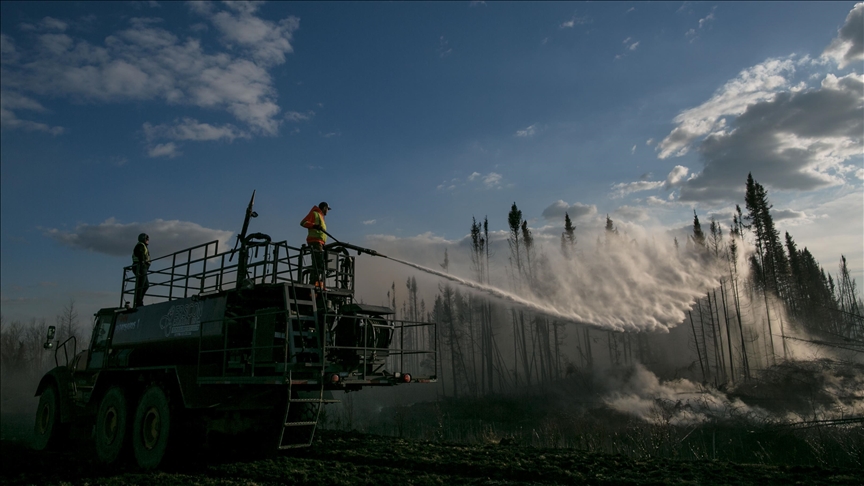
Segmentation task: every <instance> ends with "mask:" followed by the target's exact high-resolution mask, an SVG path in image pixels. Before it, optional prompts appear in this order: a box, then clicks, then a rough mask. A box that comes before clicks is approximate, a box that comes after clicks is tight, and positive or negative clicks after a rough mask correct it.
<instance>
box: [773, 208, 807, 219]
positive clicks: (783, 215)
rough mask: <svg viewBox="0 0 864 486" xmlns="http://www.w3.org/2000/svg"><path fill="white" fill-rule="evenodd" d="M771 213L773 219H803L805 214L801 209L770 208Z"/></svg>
mask: <svg viewBox="0 0 864 486" xmlns="http://www.w3.org/2000/svg"><path fill="white" fill-rule="evenodd" d="M771 215H772V216H773V218H774V220H775V221H782V220H784V219H787V220H788V219H804V218H806V217H807V215H806V214H805V213H804V212H803V211H795V210H794V209H772V210H771Z"/></svg>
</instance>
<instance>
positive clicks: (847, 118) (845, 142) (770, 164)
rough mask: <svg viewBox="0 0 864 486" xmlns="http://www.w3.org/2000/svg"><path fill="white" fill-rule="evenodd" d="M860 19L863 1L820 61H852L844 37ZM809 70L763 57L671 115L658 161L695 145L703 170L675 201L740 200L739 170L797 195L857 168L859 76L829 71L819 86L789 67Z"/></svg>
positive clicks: (863, 108)
mask: <svg viewBox="0 0 864 486" xmlns="http://www.w3.org/2000/svg"><path fill="white" fill-rule="evenodd" d="M862 15H864V4H858V5H856V6H855V8H854V9H853V10H852V12H851V13H850V14H849V16H848V17H847V22H846V24H845V25H844V26H843V28H841V29H840V33H839V34H838V37H837V39H835V40H834V42H832V44H831V46H829V48H828V49H826V51H825V52H826V54H825V56H826V57H831V56H834V59H836V60H838V62H841V61H842V62H848V61H849V60H851V59H859V57H856V56H860V55H861V50H860V47H855V46H856V45H858V46H860V42H858V41H860V36H859V37H858V38H855V39H857V40H852V39H853V37H855V36H856V35H858V34H856V32H857V33H860V32H862V30H864V28H862V25H861V22H860V21H861V20H862ZM856 42H858V44H856ZM838 46H840V47H838ZM841 54H842V56H841ZM847 54H848V55H847ZM838 56H840V57H838ZM841 57H842V60H841ZM817 65H818V63H815V62H813V61H812V60H811V59H810V58H809V57H807V56H803V57H798V56H795V55H793V56H789V57H787V58H783V59H768V60H766V61H765V62H763V63H760V64H758V65H756V66H753V67H751V68H748V69H745V70H743V71H741V73H740V74H739V75H738V76H737V77H736V78H735V79H733V80H731V81H729V82H727V83H726V84H724V85H723V87H721V88H720V89H719V90H717V92H716V93H715V94H714V95H713V96H712V97H711V99H709V100H708V101H706V102H705V103H702V104H701V105H699V106H696V107H694V108H690V109H687V110H685V111H683V112H681V113H680V114H679V115H678V116H677V117H675V119H674V121H675V124H676V126H675V128H674V129H673V130H672V131H671V132H670V133H669V135H667V136H666V137H665V138H664V139H663V141H662V142H660V143H659V144H658V145H657V148H656V150H657V151H658V156H659V157H660V158H661V159H665V158H669V157H678V156H682V155H684V154H686V153H688V152H689V151H690V150H691V149H693V148H694V147H695V149H696V150H698V154H699V158H700V160H701V162H702V163H703V165H704V167H703V169H702V170H701V172H697V173H694V174H693V175H691V176H690V177H689V178H688V179H687V180H686V181H684V182H681V183H680V187H681V190H680V194H679V200H680V201H683V202H723V201H728V200H730V199H740V196H741V194H742V193H743V190H744V182H743V181H744V178H745V177H746V174H747V173H752V174H753V177H754V178H756V179H757V180H758V181H759V182H760V183H762V184H763V185H765V186H768V187H770V188H773V189H781V190H799V191H811V190H817V189H820V188H824V187H828V186H838V185H842V184H845V183H846V182H847V180H849V179H851V178H854V177H856V175H855V174H856V173H857V170H859V169H860V165H859V164H857V163H853V162H852V161H855V160H860V155H861V153H862V149H864V77H862V76H861V75H860V74H857V73H850V74H847V75H842V76H841V75H837V74H835V73H830V72H829V73H825V74H822V75H821V82H816V83H814V80H817V81H818V79H819V76H810V77H809V78H808V82H809V84H808V83H807V82H803V81H797V82H796V81H795V75H796V70H797V69H799V68H802V67H808V68H812V67H816V66H817ZM825 65H826V64H822V66H825ZM679 182H680V181H679ZM670 184H671V181H670Z"/></svg>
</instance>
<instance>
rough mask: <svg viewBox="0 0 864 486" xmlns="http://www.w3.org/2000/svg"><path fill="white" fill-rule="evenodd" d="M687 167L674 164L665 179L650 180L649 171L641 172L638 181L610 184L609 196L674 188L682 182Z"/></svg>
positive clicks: (617, 196) (687, 170) (614, 196)
mask: <svg viewBox="0 0 864 486" xmlns="http://www.w3.org/2000/svg"><path fill="white" fill-rule="evenodd" d="M688 172H689V169H687V167H684V166H680V165H676V166H675V167H674V168H673V169H672V170H671V171H670V172H669V175H667V176H666V180H665V181H652V180H650V179H651V173H648V174H642V177H640V178H639V179H640V180H639V181H636V182H620V183H618V184H613V185H612V193H610V197H612V198H613V199H617V198H621V197H624V196H626V195H627V194H631V193H634V192H642V191H652V190H656V189H660V188H663V189H666V190H670V189H674V188H676V187H678V186H680V185H681V184H682V183H684V181H685V178H686V177H687V173H688Z"/></svg>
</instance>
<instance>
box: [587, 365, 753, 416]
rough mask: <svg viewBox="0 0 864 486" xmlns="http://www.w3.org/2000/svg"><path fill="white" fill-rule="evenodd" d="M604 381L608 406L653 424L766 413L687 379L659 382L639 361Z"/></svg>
mask: <svg viewBox="0 0 864 486" xmlns="http://www.w3.org/2000/svg"><path fill="white" fill-rule="evenodd" d="M604 383H605V385H606V387H607V388H609V389H611V390H613V391H610V392H608V393H607V394H606V395H605V396H604V398H603V402H604V403H605V404H606V405H607V406H608V407H609V408H612V409H613V410H616V411H618V412H621V413H626V414H629V415H633V416H635V417H638V418H640V419H642V420H644V421H645V422H649V423H653V424H658V425H659V424H668V425H694V424H699V423H703V422H708V421H711V420H717V419H719V418H731V417H736V418H740V417H746V418H750V419H760V420H764V419H766V418H768V417H769V413H768V412H767V411H765V410H764V409H762V408H760V407H755V406H753V407H751V406H749V405H747V404H746V403H744V402H743V401H742V400H741V399H740V398H730V397H728V396H727V395H726V394H724V393H723V392H721V391H719V390H717V389H715V388H710V387H706V386H703V385H699V384H696V383H693V382H691V381H689V380H686V379H678V380H672V381H666V382H661V381H660V380H659V379H658V378H657V376H656V375H655V374H654V373H652V372H650V371H648V370H647V369H645V368H644V367H643V366H642V365H641V364H637V365H635V366H634V367H633V368H630V369H628V370H627V373H626V374H625V375H624V376H623V377H616V376H614V375H610V376H607V377H606V378H605V379H604Z"/></svg>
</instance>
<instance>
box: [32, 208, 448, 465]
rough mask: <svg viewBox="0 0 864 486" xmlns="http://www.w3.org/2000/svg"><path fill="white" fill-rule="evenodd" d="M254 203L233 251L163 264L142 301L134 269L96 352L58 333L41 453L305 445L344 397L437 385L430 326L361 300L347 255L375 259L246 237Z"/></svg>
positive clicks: (103, 318) (39, 426)
mask: <svg viewBox="0 0 864 486" xmlns="http://www.w3.org/2000/svg"><path fill="white" fill-rule="evenodd" d="M254 198H255V195H254V193H253V195H252V200H251V201H250V203H249V206H248V208H247V210H246V218H245V220H244V224H243V230H242V231H241V233H240V234H239V236H238V238H237V245H236V246H235V248H234V249H233V250H229V251H225V252H220V251H219V243H218V241H212V242H209V243H205V244H201V245H198V246H194V247H192V248H187V249H184V250H181V251H178V252H175V253H172V254H169V255H166V256H163V257H161V258H158V259H155V260H153V261H152V265H151V267H150V269H149V270H148V276H149V280H150V284H151V285H150V288H149V290H148V292H147V294H146V295H145V297H146V298H147V303H146V305H143V306H139V307H136V308H130V306H129V305H128V302H131V301H133V298H134V293H135V276H134V273H133V269H132V267H131V266H130V267H126V268H124V269H123V281H122V288H121V297H120V303H119V306H118V307H110V308H104V309H101V310H99V311H98V312H97V313H96V314H95V319H94V323H93V331H92V336H91V338H90V343H89V345H88V346H87V348H86V349H84V350H82V351H80V352H79V351H78V350H77V341H76V338H75V337H70V338H69V339H67V340H65V341H64V342H62V343H60V342H57V341H54V329H53V326H52V327H51V328H49V331H48V337H47V341H46V343H45V347H46V348H48V349H52V348H53V350H54V359H55V364H56V365H57V366H56V367H55V368H54V369H52V370H51V371H49V372H48V373H46V374H45V375H44V376H43V377H42V379H41V381H40V382H39V385H38V387H37V390H36V396H39V397H40V398H39V405H38V408H37V413H36V420H35V425H34V439H33V447H34V448H35V449H37V450H43V449H47V448H54V447H62V446H63V445H66V444H69V440H70V439H72V438H76V437H77V438H80V437H83V438H87V439H92V440H93V441H94V442H95V450H96V455H97V456H98V459H99V461H101V462H102V463H105V464H111V463H114V462H117V461H118V460H120V459H123V458H126V457H130V456H131V457H134V460H135V462H137V464H138V466H140V467H141V468H144V469H150V468H155V467H157V466H159V464H160V463H161V462H162V461H163V459H164V458H166V457H168V456H170V455H172V454H173V452H172V451H174V450H176V449H180V448H184V449H188V448H189V443H190V440H194V441H195V442H194V443H197V444H201V443H202V442H201V438H203V439H204V440H206V438H207V436H208V435H210V434H214V433H215V435H219V434H222V435H223V436H225V435H227V436H235V437H238V438H242V439H244V440H248V441H249V442H248V443H249V444H250V445H253V446H255V447H260V448H261V449H262V452H267V451H278V450H280V449H290V448H297V447H307V446H309V445H311V443H312V440H313V437H314V434H315V429H316V427H317V425H318V421H319V418H320V417H321V411H322V408H323V406H324V404H326V403H331V402H336V401H338V400H334V399H333V398H332V397H333V396H334V395H333V392H334V391H356V390H359V389H361V388H363V387H372V386H394V385H404V384H409V383H428V382H434V381H435V380H436V377H435V370H436V369H437V353H436V340H435V339H436V335H437V333H436V331H435V327H434V324H432V323H427V322H410V321H405V320H396V319H393V318H392V317H393V314H394V311H393V310H392V309H390V308H387V307H382V306H376V305H368V304H363V303H361V302H358V301H357V299H355V287H354V281H355V278H354V277H355V276H354V268H355V267H354V263H355V256H352V255H351V254H350V251H352V250H353V251H356V252H357V256H359V255H360V254H361V253H368V254H371V255H377V253H375V252H374V251H372V250H368V249H365V248H360V247H357V246H354V245H350V244H345V243H339V242H336V243H331V244H329V245H325V247H324V258H323V259H322V258H312V249H311V248H309V247H307V246H306V245H303V246H301V247H300V248H293V247H290V246H288V245H287V243H286V242H284V241H282V242H274V241H272V239H271V238H270V237H269V236H268V235H265V234H261V233H252V234H249V235H247V234H246V233H247V228H248V226H249V220H250V218H251V217H255V216H257V214H256V213H255V212H254V211H252V205H253V203H254ZM378 256H383V255H378ZM322 261H323V262H324V266H325V267H326V268H323V269H318V268H313V266H314V265H316V264H320V263H317V262H322ZM311 275H323V276H324V281H323V282H322V283H323V285H321V284H320V283H319V284H317V285H316V282H312V281H310V276H311ZM190 438H193V439H190Z"/></svg>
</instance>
